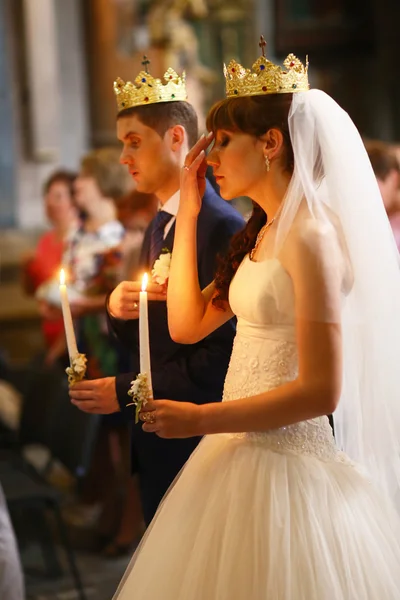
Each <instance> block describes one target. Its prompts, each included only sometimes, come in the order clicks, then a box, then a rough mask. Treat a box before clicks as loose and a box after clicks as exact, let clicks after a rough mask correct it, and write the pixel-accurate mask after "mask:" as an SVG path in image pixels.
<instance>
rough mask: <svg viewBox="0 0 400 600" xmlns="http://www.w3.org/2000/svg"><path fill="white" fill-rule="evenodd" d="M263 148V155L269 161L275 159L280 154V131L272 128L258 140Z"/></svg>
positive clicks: (281, 138) (281, 143)
mask: <svg viewBox="0 0 400 600" xmlns="http://www.w3.org/2000/svg"><path fill="white" fill-rule="evenodd" d="M260 139H261V140H262V142H263V146H264V154H265V156H268V158H269V159H272V158H276V157H277V156H279V155H280V154H281V153H282V150H283V146H284V140H283V134H282V131H281V130H280V129H277V128H275V127H274V128H272V129H269V130H268V131H267V133H265V134H264V135H262V136H261V138H260Z"/></svg>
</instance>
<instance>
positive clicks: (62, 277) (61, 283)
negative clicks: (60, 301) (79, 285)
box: [60, 269, 65, 285]
mask: <svg viewBox="0 0 400 600" xmlns="http://www.w3.org/2000/svg"><path fill="white" fill-rule="evenodd" d="M60 285H65V271H64V269H61V271H60Z"/></svg>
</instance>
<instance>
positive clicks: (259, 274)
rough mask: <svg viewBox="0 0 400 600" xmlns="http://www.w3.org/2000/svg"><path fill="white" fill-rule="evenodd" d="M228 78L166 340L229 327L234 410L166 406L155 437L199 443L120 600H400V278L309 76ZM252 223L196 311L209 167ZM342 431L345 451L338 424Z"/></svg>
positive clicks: (186, 227)
mask: <svg viewBox="0 0 400 600" xmlns="http://www.w3.org/2000/svg"><path fill="white" fill-rule="evenodd" d="M285 67H286V68H285V70H281V69H280V67H277V66H275V65H273V64H272V63H271V62H270V61H268V60H267V59H266V58H265V57H264V56H262V57H260V58H259V59H258V60H257V61H256V63H255V64H254V65H253V67H252V69H251V70H245V69H244V68H243V67H242V66H241V65H238V64H237V63H235V62H231V63H230V65H229V66H228V68H227V69H226V71H225V76H226V82H227V96H228V98H227V99H226V100H224V101H222V102H220V103H218V104H217V105H215V106H214V107H213V108H212V110H211V113H210V114H209V116H208V128H209V130H210V131H211V132H212V133H211V134H209V136H208V137H206V138H204V137H203V138H202V139H200V140H199V142H198V143H197V144H196V146H195V147H194V148H193V149H192V151H191V152H190V153H189V155H188V157H187V160H186V166H185V167H184V169H183V172H182V186H181V196H182V202H181V206H180V209H179V214H178V217H177V228H176V235H175V243H174V254H173V258H172V265H171V272H170V279H169V287H168V318H169V326H170V331H171V335H172V337H173V338H175V339H176V340H177V341H179V342H185V343H193V342H196V341H197V340H199V339H201V338H203V337H205V336H207V335H208V334H209V333H210V332H211V331H213V330H215V329H216V328H218V327H219V326H221V325H222V323H224V322H225V321H227V320H228V319H230V318H231V317H232V315H233V314H234V315H236V316H237V318H238V324H237V336H236V339H235V343H234V348H233V352H232V357H231V362H230V366H229V370H228V373H227V377H226V383H225V388H224V398H223V402H222V403H215V404H205V405H203V406H199V405H196V404H192V403H190V398H188V399H187V400H188V402H174V401H170V400H161V399H160V400H156V401H152V402H149V403H148V404H146V407H145V408H144V410H143V412H142V413H141V419H142V421H144V425H143V428H144V429H145V430H146V431H147V432H149V435H159V436H162V437H172V438H173V437H186V436H193V435H204V436H205V437H204V438H203V440H202V442H201V443H200V445H199V446H198V448H197V449H196V451H195V452H194V454H193V455H192V456H191V458H190V459H189V461H188V463H187V464H186V466H185V467H184V469H183V470H182V472H181V474H180V475H179V476H178V478H177V479H176V481H175V483H174V484H173V485H172V487H171V488H170V490H169V492H168V493H167V495H166V497H165V498H164V500H163V502H162V504H161V506H160V508H159V510H158V512H157V514H156V516H155V518H154V520H153V522H152V524H151V525H150V527H149V529H148V531H147V533H146V535H145V536H144V538H143V540H142V542H141V544H140V546H139V548H138V550H137V551H136V553H135V555H134V557H133V559H132V561H131V564H130V566H129V567H128V570H127V572H126V574H125V576H124V578H123V580H122V582H121V584H120V587H119V589H118V592H117V596H116V597H118V599H119V600H128V599H129V600H131V599H132V600H133V599H135V600H246V599H247V598H250V599H251V600H356V599H357V600H358V599H362V600H398V599H399V598H400V519H399V516H398V513H397V511H396V509H395V503H396V502H398V501H399V496H398V492H399V482H400V477H399V475H400V468H399V467H400V448H399V445H400V441H399V440H400V433H399V432H400V402H399V397H400V369H399V366H398V357H397V352H396V348H397V345H398V340H399V339H400V272H399V260H398V254H397V250H396V248H395V245H394V242H393V237H392V235H391V233H390V227H389V224H388V220H387V217H386V215H385V211H384V208H383V204H382V200H381V197H380V194H379V190H378V187H377V184H376V181H375V177H374V174H373V172H372V169H371V166H370V164H369V161H368V158H367V155H366V152H365V150H364V147H363V144H362V141H361V139H360V136H359V134H358V132H357V130H356V128H355V126H354V124H353V123H352V121H351V120H350V118H349V116H348V115H347V114H346V113H345V112H344V111H343V110H342V109H341V108H340V107H339V106H338V105H337V104H336V103H335V102H334V100H332V99H331V98H330V97H329V96H327V95H326V94H324V93H323V92H321V91H318V90H310V91H309V90H308V80H307V67H306V66H303V65H302V63H301V62H300V61H298V59H296V58H295V57H294V56H293V55H290V56H289V57H288V59H287V60H286V61H285ZM213 137H214V145H213V147H212V150H211V152H210V153H209V155H208V157H207V162H208V164H210V165H212V167H213V169H214V174H215V176H216V179H217V181H218V183H219V185H220V189H221V195H222V196H223V197H224V198H226V199H227V200H229V199H231V198H234V197H236V196H242V195H246V196H249V197H250V198H252V200H253V201H254V210H253V214H252V217H251V218H250V220H249V222H248V223H247V226H246V228H245V229H244V231H243V232H241V233H240V234H238V235H237V236H236V237H235V238H234V239H233V240H232V243H231V247H230V250H229V252H228V255H227V256H226V257H225V259H224V260H222V262H221V264H220V267H219V270H218V273H217V274H216V277H215V281H214V283H213V284H212V285H210V286H209V287H208V288H207V289H206V290H204V291H203V292H202V291H201V290H200V289H199V287H198V278H197V272H196V264H197V263H196V222H197V215H198V213H199V210H200V206H201V197H202V193H203V191H204V176H205V168H206V155H205V150H206V148H207V146H208V145H209V144H210V142H211V140H212V138H213ZM330 413H334V424H335V438H336V441H335V440H334V437H333V435H332V430H331V427H330V425H329V422H328V418H327V417H326V416H325V415H327V414H330Z"/></svg>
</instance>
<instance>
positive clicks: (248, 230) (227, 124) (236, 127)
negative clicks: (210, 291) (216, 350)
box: [207, 94, 294, 308]
mask: <svg viewBox="0 0 400 600" xmlns="http://www.w3.org/2000/svg"><path fill="white" fill-rule="evenodd" d="M291 102H292V94H270V95H266V96H245V97H242V98H228V99H227V100H221V102H218V103H217V104H214V106H213V107H212V108H211V110H210V112H209V114H208V116H207V129H208V130H209V131H213V132H214V133H215V132H216V131H218V130H221V129H223V130H225V131H232V132H241V133H247V134H248V135H252V136H254V137H256V138H259V137H261V136H262V135H264V134H265V133H266V132H267V131H268V130H269V129H279V130H280V131H281V132H282V135H283V142H284V148H283V154H282V165H283V168H284V169H285V171H288V172H289V173H290V174H292V173H293V169H294V157H293V148H292V144H291V141H290V134H289V124H288V116H289V110H290V106H291ZM266 222H267V215H266V213H265V212H264V211H263V209H262V208H261V207H260V206H259V205H258V204H256V203H255V202H253V212H252V214H251V216H250V219H249V220H248V222H247V224H246V226H245V227H244V229H242V231H239V232H238V233H237V234H235V235H234V236H233V237H232V239H231V242H230V245H229V248H228V251H227V253H226V254H225V255H224V256H220V257H219V258H218V268H217V273H216V276H215V280H214V281H215V288H216V295H215V296H214V298H213V304H214V306H216V307H217V308H223V306H224V302H226V301H228V294H229V286H230V283H231V281H232V279H233V276H234V275H235V273H236V271H237V269H238V267H239V265H240V263H241V262H242V260H243V258H244V257H245V256H246V254H248V253H249V252H250V251H251V250H252V248H253V247H254V245H255V243H256V239H257V235H258V233H259V231H260V229H261V228H262V227H263V225H265V223H266Z"/></svg>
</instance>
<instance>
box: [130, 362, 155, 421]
mask: <svg viewBox="0 0 400 600" xmlns="http://www.w3.org/2000/svg"><path fill="white" fill-rule="evenodd" d="M128 394H129V396H132V398H133V402H131V403H129V404H127V406H136V410H135V423H138V422H139V413H140V411H141V410H142V408H143V407H144V406H146V404H147V402H148V401H149V400H151V399H152V393H151V388H150V386H149V378H148V376H147V373H139V375H138V376H137V377H136V379H134V380H133V381H131V387H130V388H129V391H128Z"/></svg>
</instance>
